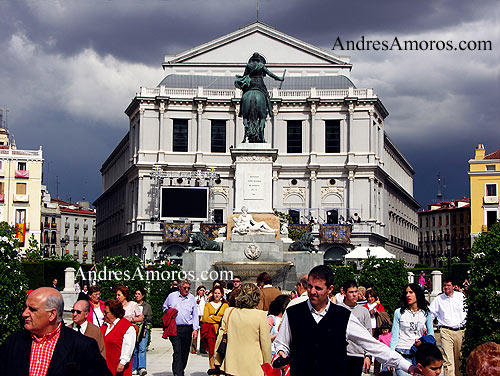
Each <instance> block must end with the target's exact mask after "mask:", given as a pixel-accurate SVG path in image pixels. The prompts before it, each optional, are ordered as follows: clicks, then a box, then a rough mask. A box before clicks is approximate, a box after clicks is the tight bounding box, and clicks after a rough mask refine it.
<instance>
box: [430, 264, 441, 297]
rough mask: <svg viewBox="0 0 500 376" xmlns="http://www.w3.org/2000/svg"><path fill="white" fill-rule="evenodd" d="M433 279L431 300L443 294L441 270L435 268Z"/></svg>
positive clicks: (432, 274)
mask: <svg viewBox="0 0 500 376" xmlns="http://www.w3.org/2000/svg"><path fill="white" fill-rule="evenodd" d="M431 280H432V292H431V301H432V300H433V299H434V298H435V297H436V296H438V295H439V294H441V292H442V290H443V273H441V272H440V271H439V270H434V271H433V272H432V273H431Z"/></svg>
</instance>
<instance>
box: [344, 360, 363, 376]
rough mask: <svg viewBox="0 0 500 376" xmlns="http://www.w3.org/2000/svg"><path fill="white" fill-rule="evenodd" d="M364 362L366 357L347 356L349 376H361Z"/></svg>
mask: <svg viewBox="0 0 500 376" xmlns="http://www.w3.org/2000/svg"><path fill="white" fill-rule="evenodd" d="M364 361H365V358H364V357H361V356H349V355H347V367H346V369H347V376H361V373H363V363H364Z"/></svg>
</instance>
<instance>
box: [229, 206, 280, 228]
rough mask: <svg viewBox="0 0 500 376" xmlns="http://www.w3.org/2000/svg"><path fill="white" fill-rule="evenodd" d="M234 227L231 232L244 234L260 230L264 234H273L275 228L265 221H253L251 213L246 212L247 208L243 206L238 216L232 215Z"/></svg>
mask: <svg viewBox="0 0 500 376" xmlns="http://www.w3.org/2000/svg"><path fill="white" fill-rule="evenodd" d="M233 220H234V227H233V231H232V232H233V234H234V233H236V234H240V235H245V234H248V233H249V232H257V233H259V232H261V233H265V234H274V233H276V230H274V229H273V228H271V227H270V226H269V225H268V224H267V223H266V222H264V221H262V222H255V221H254V219H253V217H252V215H251V214H248V208H247V207H246V206H243V207H242V208H241V214H240V215H239V216H233Z"/></svg>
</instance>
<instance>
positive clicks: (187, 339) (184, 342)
mask: <svg viewBox="0 0 500 376" xmlns="http://www.w3.org/2000/svg"><path fill="white" fill-rule="evenodd" d="M192 335H193V327H192V326H191V325H177V335H176V336H175V337H169V339H170V342H172V347H173V349H174V355H173V359H172V373H173V374H174V376H184V369H185V368H186V365H187V362H188V357H189V350H190V347H191V340H192Z"/></svg>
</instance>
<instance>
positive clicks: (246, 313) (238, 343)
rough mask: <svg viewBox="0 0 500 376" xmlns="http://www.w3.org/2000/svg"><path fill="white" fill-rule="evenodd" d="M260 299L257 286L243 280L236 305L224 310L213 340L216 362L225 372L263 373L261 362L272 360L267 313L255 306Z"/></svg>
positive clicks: (245, 375) (252, 375) (241, 374)
mask: <svg viewBox="0 0 500 376" xmlns="http://www.w3.org/2000/svg"><path fill="white" fill-rule="evenodd" d="M259 300H260V291H259V288H258V287H257V286H256V285H254V284H253V283H245V284H243V285H242V286H241V291H240V294H239V295H238V296H237V297H236V307H235V308H231V309H227V310H226V313H225V314H224V317H223V319H222V324H221V330H219V334H218V336H217V342H216V343H215V348H216V349H217V351H216V353H215V365H216V366H220V369H221V370H222V371H224V372H225V373H226V375H237V376H257V375H264V371H263V370H262V368H261V364H263V363H269V362H271V336H270V334H269V324H268V320H267V316H266V313H265V312H264V311H261V310H258V309H256V308H255V307H257V304H259ZM224 337H225V340H226V342H224V341H223V339H224ZM224 343H226V351H225V356H222V355H221V352H223V351H221V350H222V349H221V345H222V348H223V347H224ZM241 354H244V356H241ZM214 371H215V370H214ZM211 374H215V373H211Z"/></svg>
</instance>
